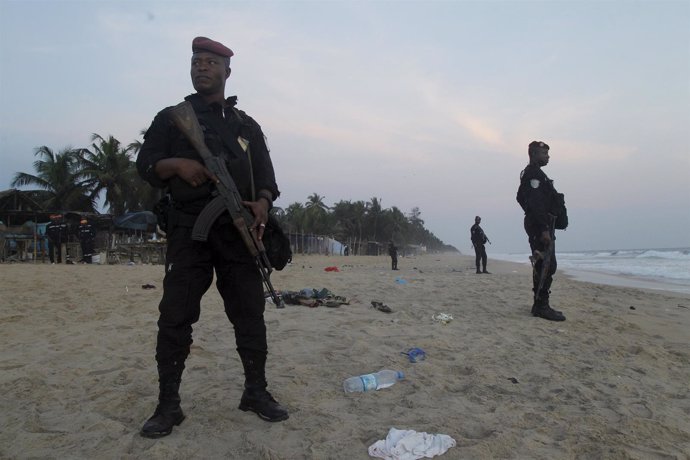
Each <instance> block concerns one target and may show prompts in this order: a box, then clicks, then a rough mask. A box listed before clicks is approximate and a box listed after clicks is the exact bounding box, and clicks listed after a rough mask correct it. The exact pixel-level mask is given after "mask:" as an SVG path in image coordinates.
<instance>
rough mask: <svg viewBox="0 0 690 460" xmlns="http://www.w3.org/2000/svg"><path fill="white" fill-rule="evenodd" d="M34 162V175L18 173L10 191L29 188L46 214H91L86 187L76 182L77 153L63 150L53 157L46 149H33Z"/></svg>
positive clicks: (68, 149)
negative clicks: (48, 212) (17, 188)
mask: <svg viewBox="0 0 690 460" xmlns="http://www.w3.org/2000/svg"><path fill="white" fill-rule="evenodd" d="M34 156H37V157H39V159H38V160H36V161H34V164H33V166H34V169H35V170H36V174H28V173H24V172H18V173H16V174H15V176H14V179H13V180H12V184H11V185H12V186H13V187H23V186H27V185H32V186H35V187H38V189H40V190H41V191H42V192H36V194H37V196H41V197H43V199H42V202H41V205H42V206H43V207H44V208H45V209H46V210H49V211H61V210H70V211H84V212H94V211H95V200H94V199H93V198H92V197H91V196H90V193H89V192H90V190H89V187H88V184H87V183H85V182H83V181H80V178H79V176H78V174H77V168H78V163H79V151H78V150H74V149H72V148H71V147H66V148H64V149H63V150H61V151H60V152H58V153H55V152H54V151H53V150H51V149H50V148H49V147H47V146H45V145H44V146H42V147H38V148H36V150H35V151H34Z"/></svg>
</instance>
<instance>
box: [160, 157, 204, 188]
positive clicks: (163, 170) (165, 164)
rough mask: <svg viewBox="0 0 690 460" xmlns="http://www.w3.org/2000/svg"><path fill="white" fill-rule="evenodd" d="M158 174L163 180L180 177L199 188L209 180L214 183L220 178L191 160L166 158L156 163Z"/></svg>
mask: <svg viewBox="0 0 690 460" xmlns="http://www.w3.org/2000/svg"><path fill="white" fill-rule="evenodd" d="M155 168H156V174H158V177H160V178H161V179H163V180H166V179H170V178H171V177H172V176H179V177H180V179H182V180H183V181H185V182H187V183H188V184H189V185H191V186H192V187H198V186H200V185H202V184H204V183H205V182H206V181H207V180H211V181H213V182H214V183H217V182H218V178H217V177H216V176H215V175H214V174H213V173H212V172H211V171H209V170H208V169H207V168H206V166H204V165H203V164H202V163H199V162H198V161H196V160H192V159H189V158H165V159H162V160H160V161H158V162H157V163H156V166H155Z"/></svg>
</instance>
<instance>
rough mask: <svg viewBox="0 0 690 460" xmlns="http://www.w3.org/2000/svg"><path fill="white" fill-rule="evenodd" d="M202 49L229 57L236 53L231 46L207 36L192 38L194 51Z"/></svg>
mask: <svg viewBox="0 0 690 460" xmlns="http://www.w3.org/2000/svg"><path fill="white" fill-rule="evenodd" d="M201 51H208V52H209V53H213V54H217V55H218V56H223V57H227V58H229V57H231V56H232V55H233V54H235V53H233V52H232V50H231V49H230V48H228V47H227V46H225V45H223V44H222V43H218V42H215V41H213V40H211V39H210V38H206V37H196V38H195V39H194V40H192V53H199V52H201Z"/></svg>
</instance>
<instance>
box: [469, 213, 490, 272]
mask: <svg viewBox="0 0 690 460" xmlns="http://www.w3.org/2000/svg"><path fill="white" fill-rule="evenodd" d="M481 222H482V218H481V217H479V216H475V218H474V225H473V226H472V227H470V240H471V241H472V247H473V248H474V256H475V258H474V263H475V265H476V266H477V274H479V273H486V274H489V275H490V274H491V273H490V272H488V271H486V247H485V245H486V243H489V244H491V241H489V237H488V236H486V233H484V230H483V229H482V227H481V226H480V225H479V224H480V223H481ZM480 261H481V263H482V268H483V269H482V270H481V271H480V270H479V262H480Z"/></svg>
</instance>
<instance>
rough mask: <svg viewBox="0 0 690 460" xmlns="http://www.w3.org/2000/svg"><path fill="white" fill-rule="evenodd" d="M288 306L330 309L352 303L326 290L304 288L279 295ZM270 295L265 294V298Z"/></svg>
mask: <svg viewBox="0 0 690 460" xmlns="http://www.w3.org/2000/svg"><path fill="white" fill-rule="evenodd" d="M278 294H279V295H280V296H281V297H282V298H283V301H284V302H285V303H286V304H289V305H304V306H307V307H311V308H316V307H318V306H320V305H323V306H325V307H329V308H337V307H339V306H341V305H350V302H349V301H348V300H347V299H346V298H345V297H343V296H339V295H335V294H333V293H332V292H331V291H329V290H328V289H326V288H323V289H321V290H318V289H313V288H304V289H302V290H300V291H299V292H295V291H282V292H279V293H278ZM267 295H269V294H268V293H266V292H264V297H267Z"/></svg>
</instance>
